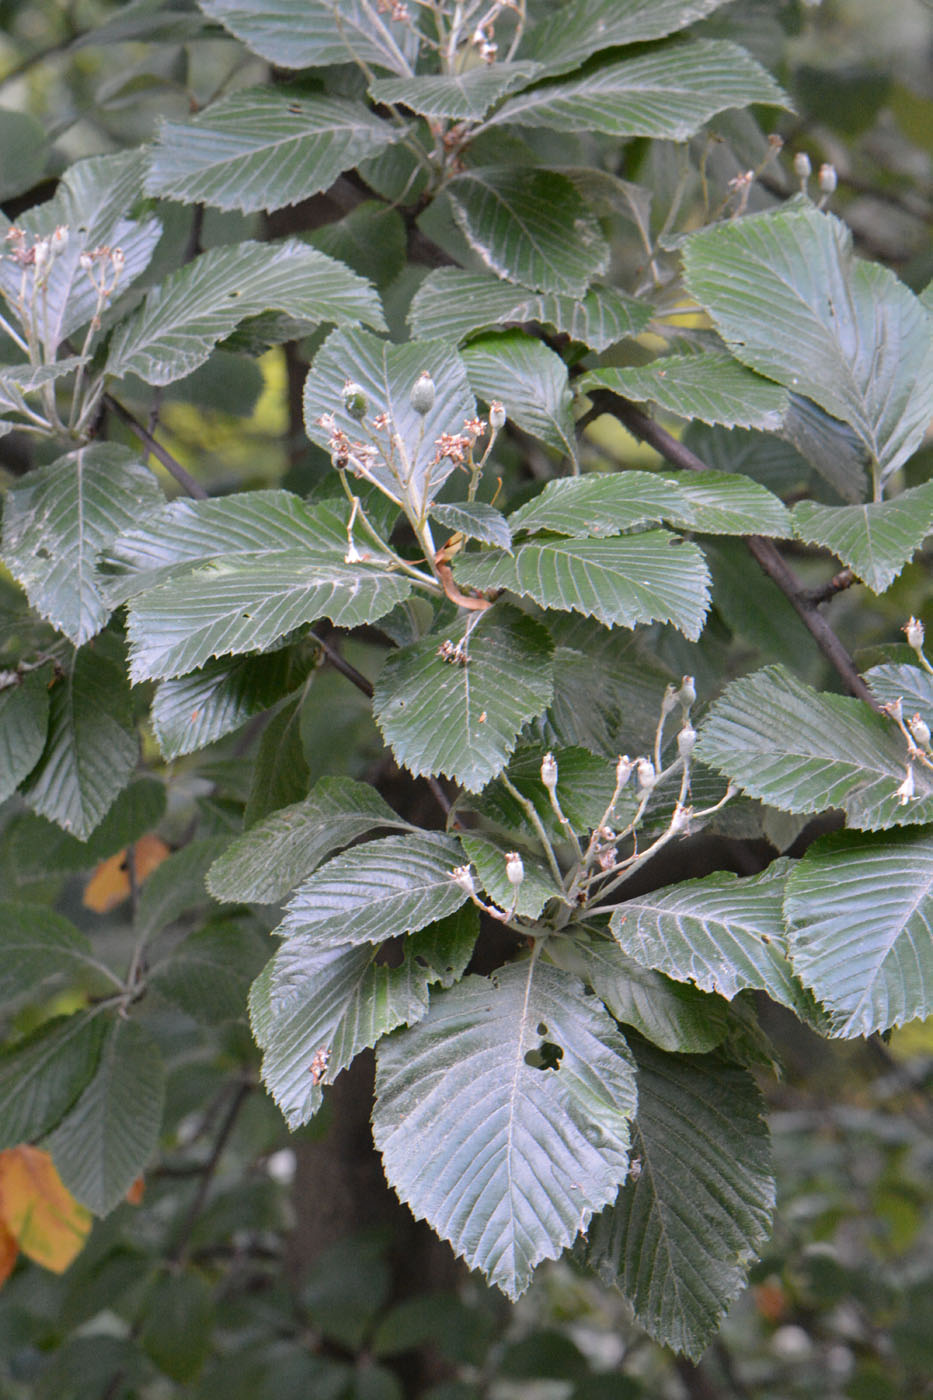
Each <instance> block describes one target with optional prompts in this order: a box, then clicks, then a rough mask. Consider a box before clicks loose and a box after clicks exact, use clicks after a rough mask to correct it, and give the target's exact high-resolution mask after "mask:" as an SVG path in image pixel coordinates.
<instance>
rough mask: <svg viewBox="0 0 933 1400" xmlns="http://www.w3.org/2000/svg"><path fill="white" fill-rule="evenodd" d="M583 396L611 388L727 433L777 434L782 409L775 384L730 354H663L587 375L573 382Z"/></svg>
mask: <svg viewBox="0 0 933 1400" xmlns="http://www.w3.org/2000/svg"><path fill="white" fill-rule="evenodd" d="M575 387H576V388H578V389H580V390H582V392H583V393H589V391H590V390H591V389H612V390H613V391H614V392H615V393H617V394H623V395H624V396H625V397H626V398H627V399H635V400H637V401H638V402H648V403H655V404H657V405H658V407H659V408H663V409H667V411H668V412H669V413H676V414H678V415H679V416H680V417H681V418H698V419H699V420H700V421H701V422H702V423H721V424H723V425H724V426H725V427H727V428H735V427H741V428H763V429H766V430H767V431H769V432H776V431H777V429H778V428H780V426H781V421H782V419H783V416H784V412H785V410H786V408H787V392H786V390H784V389H782V388H781V387H780V385H778V384H774V383H773V382H772V381H771V380H769V379H762V377H761V375H759V374H755V373H754V372H753V371H752V370H750V369H746V368H745V366H744V365H741V364H739V363H738V361H736V360H734V359H733V358H732V356H731V355H721V354H715V353H710V354H703V355H664V356H662V357H661V358H660V359H658V360H653V361H652V362H651V364H649V365H641V366H637V367H635V368H630V369H616V368H613V367H609V368H605V369H596V370H591V371H590V372H589V373H588V374H585V375H583V377H582V378H581V379H578V380H577V381H576V386H575Z"/></svg>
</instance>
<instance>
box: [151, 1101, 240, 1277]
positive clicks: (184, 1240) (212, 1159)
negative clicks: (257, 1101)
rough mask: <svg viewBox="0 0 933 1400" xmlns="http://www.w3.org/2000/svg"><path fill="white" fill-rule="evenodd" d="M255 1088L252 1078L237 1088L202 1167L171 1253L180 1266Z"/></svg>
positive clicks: (174, 1261) (172, 1259) (172, 1260)
mask: <svg viewBox="0 0 933 1400" xmlns="http://www.w3.org/2000/svg"><path fill="white" fill-rule="evenodd" d="M254 1087H255V1086H254V1085H253V1084H252V1083H251V1082H250V1081H249V1080H248V1079H244V1080H241V1081H240V1083H239V1084H238V1085H237V1087H236V1091H235V1093H234V1095H233V1098H232V1099H231V1100H230V1106H229V1108H228V1109H227V1112H226V1114H225V1115H224V1120H223V1122H222V1123H221V1125H220V1131H219V1133H218V1134H217V1137H216V1139H215V1141H214V1146H213V1148H212V1149H211V1155H210V1156H209V1157H208V1159H207V1161H206V1162H205V1163H204V1166H203V1167H202V1168H201V1180H200V1181H199V1182H198V1189H197V1191H196V1192H195V1196H194V1200H193V1201H192V1202H191V1206H190V1208H189V1210H188V1214H187V1215H186V1216H185V1220H184V1223H183V1225H182V1227H181V1230H180V1232H179V1234H178V1238H177V1239H176V1241H175V1245H174V1248H173V1249H172V1252H171V1254H170V1255H169V1260H170V1262H171V1263H173V1264H176V1265H177V1264H181V1263H183V1262H184V1259H185V1255H186V1254H187V1252H188V1245H189V1243H190V1241H191V1234H192V1231H193V1230H194V1227H195V1225H196V1224H197V1221H198V1216H199V1215H200V1214H201V1211H202V1210H203V1209H204V1202H205V1201H206V1199H207V1193H208V1191H209V1189H210V1184H211V1181H212V1180H213V1177H214V1173H215V1171H216V1170H217V1164H218V1162H219V1161H220V1158H221V1156H222V1155H223V1150H224V1148H225V1147H226V1145H227V1142H228V1139H229V1137H230V1134H231V1133H232V1132H233V1128H234V1125H235V1123H236V1120H237V1118H238V1117H239V1114H240V1109H241V1108H242V1107H243V1105H244V1103H245V1102H246V1100H247V1097H248V1096H249V1095H250V1094H251V1093H252V1091H253V1088H254Z"/></svg>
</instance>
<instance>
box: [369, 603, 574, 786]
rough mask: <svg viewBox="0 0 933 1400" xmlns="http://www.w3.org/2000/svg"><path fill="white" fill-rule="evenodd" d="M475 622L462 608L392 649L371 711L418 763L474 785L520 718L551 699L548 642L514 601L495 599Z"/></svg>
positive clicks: (499, 760) (398, 751) (500, 763)
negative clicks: (435, 628) (505, 603)
mask: <svg viewBox="0 0 933 1400" xmlns="http://www.w3.org/2000/svg"><path fill="white" fill-rule="evenodd" d="M469 625H470V622H469V619H466V618H463V617H461V618H459V619H457V620H456V621H455V622H454V623H453V624H452V625H451V627H449V628H447V629H445V630H444V631H442V632H435V633H432V634H431V635H430V636H428V637H425V638H424V639H423V640H422V641H420V642H415V643H413V644H412V645H411V646H407V647H402V648H400V649H399V650H398V651H397V652H395V653H393V654H392V655H391V656H389V658H388V659H387V661H386V663H385V665H384V666H383V668H382V671H381V672H380V674H379V677H378V679H377V681H376V689H375V695H374V697H373V713H374V715H375V717H376V721H377V723H378V725H379V727H380V729H381V730H382V732H383V734H384V736H385V739H386V742H387V743H389V744H390V745H391V746H392V750H393V752H394V754H395V756H396V758H397V759H398V761H399V763H401V764H403V765H404V766H405V767H406V768H409V769H410V770H411V771H412V773H414V774H416V775H417V776H421V775H425V774H430V773H445V774H446V775H447V776H448V777H450V778H452V779H453V780H454V781H455V782H458V783H460V784H462V786H463V787H465V788H467V789H468V790H469V791H470V792H477V791H478V790H479V789H480V788H481V787H483V786H484V785H485V784H486V783H487V782H488V781H489V779H490V778H492V777H495V775H496V773H498V772H500V771H501V769H502V768H504V767H505V765H506V763H507V761H508V757H509V754H510V753H511V752H512V750H513V748H514V747H515V741H516V739H517V738H518V734H519V731H520V730H521V728H522V725H524V724H526V723H527V722H528V721H529V720H531V719H535V718H537V716H538V715H540V714H541V713H542V712H543V711H544V710H545V709H546V708H547V705H548V702H549V701H550V698H551V694H552V677H551V670H552V647H551V641H550V638H549V637H548V635H547V633H546V632H545V631H544V629H543V628H542V627H541V626H539V624H538V623H536V622H534V621H533V620H532V619H531V618H530V617H524V616H522V615H521V614H519V613H517V612H516V611H515V610H514V609H512V608H506V607H502V606H497V607H496V608H495V609H494V610H491V611H490V612H489V614H488V615H486V616H483V618H482V619H481V621H480V623H479V624H478V625H477V626H476V627H475V630H474V631H473V632H472V633H470V634H469V635H467V631H466V629H467V628H468V627H469ZM458 647H459V648H460V651H459V652H458V650H457V648H458Z"/></svg>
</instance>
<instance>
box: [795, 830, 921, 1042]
mask: <svg viewBox="0 0 933 1400" xmlns="http://www.w3.org/2000/svg"><path fill="white" fill-rule="evenodd" d="M784 908H785V912H786V914H787V917H788V919H789V921H790V934H789V949H790V956H791V960H792V962H793V964H794V971H795V972H796V973H797V975H798V977H800V979H801V980H802V981H803V982H804V983H805V984H806V985H807V986H808V987H811V988H812V989H813V993H814V995H815V996H816V997H818V999H819V1000H820V1001H821V1002H822V1003H823V1005H824V1006H825V1007H826V1009H827V1010H828V1011H829V1012H830V1014H831V1016H832V1034H833V1035H840V1036H857V1035H871V1034H872V1032H874V1031H878V1030H886V1029H887V1028H888V1027H890V1026H901V1025H903V1024H904V1023H905V1022H907V1021H912V1020H914V1019H915V1018H917V1017H922V1016H928V1015H929V1014H930V1011H931V1009H933V829H931V828H930V827H921V828H913V829H911V830H905V831H891V832H886V833H885V834H884V835H879V836H865V835H863V834H862V833H860V832H855V831H841V832H834V833H833V834H832V835H831V836H824V837H821V839H820V840H819V841H816V842H814V844H813V845H812V846H810V848H809V849H808V851H807V853H806V855H805V856H804V857H803V859H802V860H799V861H797V862H795V864H794V867H793V869H792V871H791V874H790V877H789V879H788V882H787V898H786V900H785V905H784Z"/></svg>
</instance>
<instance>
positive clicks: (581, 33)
mask: <svg viewBox="0 0 933 1400" xmlns="http://www.w3.org/2000/svg"><path fill="white" fill-rule="evenodd" d="M725 3H726V0H569V3H566V4H564V5H562V6H561V7H560V9H559V10H557V11H555V12H552V13H550V14H548V15H547V17H546V18H545V19H542V20H541V21H539V23H538V24H536V25H535V26H534V27H533V28H531V29H529V31H528V33H527V35H526V36H525V42H524V44H523V46H522V47H523V50H524V51H525V52H523V54H522V57H526V56H527V57H529V58H534V59H537V60H538V61H539V62H541V63H544V64H546V65H547V68H548V71H549V72H551V73H563V72H566V71H567V70H568V69H570V68H576V67H577V66H578V65H579V64H580V63H582V62H583V60H584V59H587V58H589V56H590V54H592V53H596V52H597V51H598V50H599V49H609V48H614V47H615V46H616V45H619V44H638V43H641V42H642V41H643V40H646V39H664V38H666V36H667V35H668V34H674V33H676V31H677V30H678V29H685V28H686V27H687V25H688V24H693V23H694V21H695V20H698V19H703V17H704V16H705V15H708V14H709V13H710V12H711V11H712V10H716V9H718V8H719V6H720V5H723V4H725Z"/></svg>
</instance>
